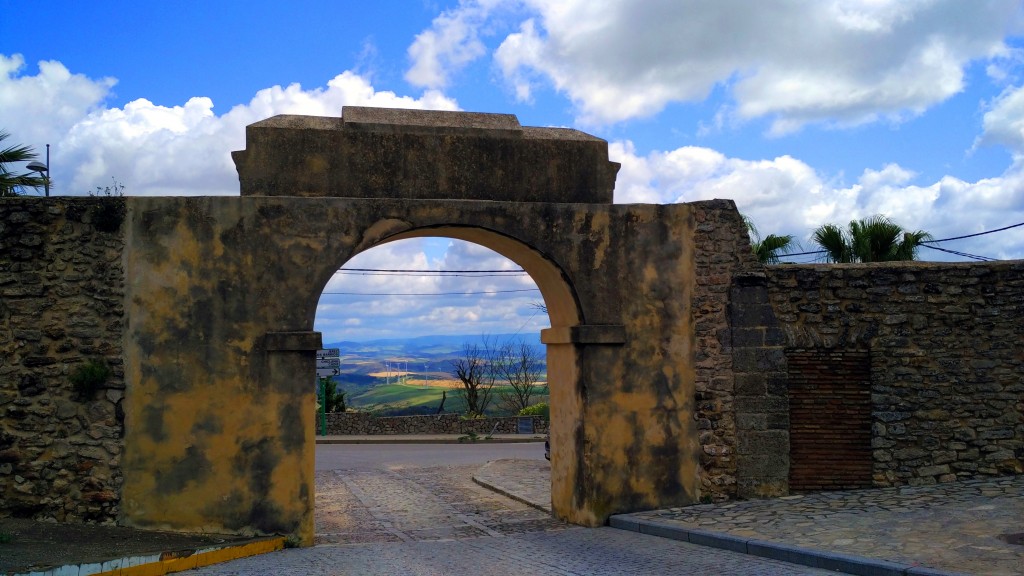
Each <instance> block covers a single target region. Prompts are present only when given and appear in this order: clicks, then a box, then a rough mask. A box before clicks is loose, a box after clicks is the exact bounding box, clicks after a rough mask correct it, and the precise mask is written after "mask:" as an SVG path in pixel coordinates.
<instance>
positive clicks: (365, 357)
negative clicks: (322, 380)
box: [324, 334, 547, 415]
mask: <svg viewBox="0 0 1024 576" xmlns="http://www.w3.org/2000/svg"><path fill="white" fill-rule="evenodd" d="M485 339H486V340H487V341H488V342H489V343H490V344H491V346H495V345H501V344H504V343H505V342H508V341H509V340H512V341H516V342H527V343H529V344H530V345H531V347H533V348H534V349H535V351H536V354H537V356H538V358H539V360H540V363H541V372H542V373H545V372H546V371H547V362H546V359H547V350H546V348H545V346H544V345H543V344H541V342H540V336H539V335H538V334H533V335H522V334H490V335H488V336H486V337H484V336H480V335H454V336H452V335H444V336H418V337H415V338H387V339H379V340H367V341H363V342H353V341H345V340H343V341H338V342H331V343H329V344H325V345H324V347H325V348H338V350H339V353H340V355H341V365H340V367H339V374H338V375H337V376H334V377H333V380H334V381H335V382H336V383H337V385H338V387H339V390H341V391H344V392H345V393H346V395H347V401H348V405H349V406H350V407H352V408H355V409H372V410H375V411H380V412H381V413H382V414H392V415H398V414H433V413H434V412H435V411H436V410H437V407H438V406H439V405H440V400H441V392H442V391H444V390H449V391H450V387H448V386H447V385H445V384H442V383H443V382H446V381H449V382H452V384H454V382H453V381H452V378H453V375H452V362H453V361H454V360H456V359H458V358H459V357H461V356H462V351H463V348H464V346H465V345H466V344H467V343H468V344H470V345H472V344H476V345H477V346H480V347H483V344H484V340H485ZM403 374H404V376H402V375H403ZM543 379H545V380H546V375H545V376H544V377H543ZM449 396H451V398H450V399H449V400H448V402H447V403H446V404H445V411H455V412H459V411H461V410H463V409H464V407H463V406H462V405H461V403H460V400H459V399H458V397H457V394H449ZM538 401H546V394H545V395H544V396H538Z"/></svg>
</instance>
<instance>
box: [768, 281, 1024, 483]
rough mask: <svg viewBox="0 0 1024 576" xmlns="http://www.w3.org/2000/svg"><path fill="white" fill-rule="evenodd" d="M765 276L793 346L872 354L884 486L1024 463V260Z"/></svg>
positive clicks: (874, 439) (879, 475) (875, 450)
mask: <svg viewBox="0 0 1024 576" xmlns="http://www.w3.org/2000/svg"><path fill="white" fill-rule="evenodd" d="M767 274H768V280H769V292H770V296H771V301H772V306H773V307H774V309H775V312H776V315H777V317H778V321H779V324H780V326H781V328H782V330H783V332H784V333H785V338H786V342H787V345H788V347H789V349H792V350H798V349H799V350H824V351H828V350H835V351H841V350H844V349H849V350H861V351H866V352H868V353H869V355H870V374H871V421H870V426H871V430H872V434H871V446H872V454H873V482H874V485H876V486H893V485H901V484H910V485H918V484H931V483H935V482H944V481H950V480H954V479H962V478H971V477H976V476H986V475H998V474H1011V473H1017V474H1019V473H1022V472H1024V346H1022V342H1024V262H1022V261H1012V262H996V263H970V264H937V263H913V262H910V263H899V264H895V263H893V264H862V265H841V266H840V265H800V266H795V265H786V266H772V267H769V268H768V271H767ZM837 417H840V415H837Z"/></svg>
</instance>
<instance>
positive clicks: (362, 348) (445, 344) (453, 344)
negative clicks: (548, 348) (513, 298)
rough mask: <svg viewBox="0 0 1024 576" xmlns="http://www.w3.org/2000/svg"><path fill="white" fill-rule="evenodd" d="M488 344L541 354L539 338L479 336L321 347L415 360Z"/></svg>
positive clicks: (342, 342) (407, 339)
mask: <svg viewBox="0 0 1024 576" xmlns="http://www.w3.org/2000/svg"><path fill="white" fill-rule="evenodd" d="M485 338H486V339H487V340H489V341H490V342H491V343H492V344H493V343H495V342H498V343H502V342H507V341H508V340H516V341H523V342H529V343H530V344H535V345H536V346H537V347H538V349H539V350H540V351H541V352H543V351H544V345H543V344H541V342H540V335H539V334H489V335H487V336H481V335H479V334H461V335H438V336H417V337H415V338H387V339H381V340H365V341H362V342H353V341H348V340H342V341H340V342H331V343H330V344H325V345H324V347H325V348H338V349H340V350H341V354H342V355H345V354H366V353H369V354H371V355H373V356H381V355H386V354H396V353H405V354H415V355H417V356H441V355H450V354H453V353H454V354H458V353H459V352H461V351H462V348H463V345H464V344H465V343H469V344H476V345H478V346H482V345H483V343H484V339H485Z"/></svg>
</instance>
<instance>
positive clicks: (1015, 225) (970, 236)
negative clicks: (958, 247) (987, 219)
mask: <svg viewBox="0 0 1024 576" xmlns="http://www.w3.org/2000/svg"><path fill="white" fill-rule="evenodd" d="M1018 226H1024V222H1021V223H1019V224H1011V225H1010V226H1003V227H1002V228H996V229H995V230H988V231H986V232H978V233H977V234H967V235H966V236H955V237H953V238H943V239H941V240H925V241H924V242H921V244H934V243H936V242H948V241H950V240H963V239H964V238H974V237H975V236H984V235H985V234H993V233H995V232H1002V231H1003V230H1009V229H1011V228H1017V227H1018Z"/></svg>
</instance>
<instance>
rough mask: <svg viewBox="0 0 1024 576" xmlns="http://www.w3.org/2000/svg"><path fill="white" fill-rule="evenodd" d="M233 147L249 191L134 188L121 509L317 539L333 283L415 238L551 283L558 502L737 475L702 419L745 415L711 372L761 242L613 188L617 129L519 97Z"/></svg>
mask: <svg viewBox="0 0 1024 576" xmlns="http://www.w3.org/2000/svg"><path fill="white" fill-rule="evenodd" d="M235 160H236V163H237V165H238V169H239V177H240V180H241V183H242V197H241V198H187V199H169V198H131V199H128V202H127V219H126V230H125V232H124V233H125V238H126V246H125V255H124V262H125V270H126V276H127V279H126V290H125V292H126V294H125V302H126V304H125V316H126V319H127V326H126V331H125V347H124V357H125V381H126V384H127V393H126V398H125V401H124V404H125V420H126V421H125V430H126V436H125V448H124V457H123V461H122V468H123V472H124V486H123V490H122V507H121V517H120V521H121V522H123V523H126V524H130V525H136V526H144V527H153V528H171V529H177V530H195V529H206V530H218V531H234V532H250V533H274V532H276V533H286V534H294V535H296V536H297V537H299V538H300V539H301V540H302V541H303V542H306V543H310V542H311V541H312V536H313V524H312V521H313V516H312V511H313V505H312V498H313V448H314V436H313V433H314V423H313V396H312V394H311V392H310V390H309V388H310V386H308V385H307V383H306V380H305V379H301V378H299V379H297V378H296V376H295V375H296V374H304V373H310V374H312V372H313V364H314V351H315V349H317V348H319V347H320V345H321V338H320V335H319V334H318V333H316V332H313V331H312V327H313V320H314V316H315V309H316V303H317V296H318V294H319V290H318V289H319V288H322V287H323V286H324V285H326V282H327V280H328V278H329V277H330V275H331V274H333V273H334V271H335V270H337V268H338V267H339V266H340V265H341V264H342V263H343V262H345V261H346V260H348V258H350V257H351V256H352V255H354V254H355V253H357V252H359V251H362V250H365V249H368V248H370V247H372V246H375V245H378V244H379V243H382V242H386V241H389V240H394V239H400V238H405V237H412V236H417V235H438V234H441V235H448V236H452V237H456V238H461V239H467V240H470V241H474V242H478V243H480V244H483V245H485V246H487V247H489V248H491V249H494V250H496V251H498V252H500V253H503V254H505V255H506V256H511V257H512V258H513V259H514V260H516V261H517V262H519V263H520V264H521V265H522V266H523V267H524V268H525V269H527V270H528V271H529V272H530V274H531V276H532V277H533V278H534V280H535V281H536V282H537V284H538V286H539V287H540V288H541V290H542V292H543V293H544V297H545V300H546V301H547V303H548V306H549V310H550V311H551V318H552V324H553V325H552V327H551V328H550V329H548V330H546V331H545V332H544V333H543V335H542V339H543V341H544V342H545V343H546V344H547V345H548V347H549V364H550V365H552V369H553V371H554V378H556V379H557V380H558V381H559V382H560V384H561V385H560V386H559V387H558V389H559V391H558V394H559V395H560V396H559V399H558V401H557V402H555V404H557V405H558V406H559V407H560V408H558V410H561V413H560V414H557V415H556V418H557V420H558V424H557V427H556V430H555V432H554V433H555V434H556V444H557V445H558V446H560V447H561V449H562V450H563V452H562V453H561V454H559V457H558V458H557V459H556V466H557V467H558V470H557V472H555V477H556V478H557V479H558V480H557V481H556V483H555V490H554V493H553V500H554V506H555V512H556V514H557V515H558V516H559V517H561V518H564V519H567V520H570V521H572V522H575V523H578V524H583V525H589V526H595V525H600V524H603V523H604V522H605V521H606V519H607V517H608V516H609V515H610V514H614V513H617V512H625V511H633V510H640V509H651V508H658V507H665V506H675V505H682V504H686V503H690V502H694V501H696V500H698V499H699V497H700V495H701V491H702V490H708V489H716V488H715V483H716V482H721V479H722V478H724V479H726V480H728V478H729V477H730V476H729V475H730V474H734V473H735V463H734V461H732V459H731V452H730V449H729V448H728V442H730V440H729V438H730V436H729V435H730V434H731V432H730V430H729V428H728V427H727V426H725V425H724V424H717V425H716V426H717V428H718V431H717V432H715V433H716V434H719V435H720V436H721V437H722V438H724V439H723V440H722V442H723V443H725V448H723V449H721V450H718V451H716V452H714V453H712V452H708V451H707V450H704V451H702V450H701V439H702V437H701V439H699V437H698V421H700V420H703V419H706V418H707V417H709V416H710V417H713V418H715V419H716V420H722V422H725V423H727V422H728V410H729V407H728V406H727V405H724V404H723V403H721V402H719V401H710V402H709V401H708V399H709V398H713V397H714V392H713V391H708V392H701V393H700V396H698V390H709V389H710V388H711V387H712V386H711V380H712V374H713V373H714V374H715V375H714V376H713V377H714V378H721V377H722V376H721V375H722V374H724V373H725V372H723V370H727V368H728V367H727V364H725V363H723V358H725V356H722V355H721V353H720V348H716V346H720V345H719V344H716V342H715V339H716V338H718V336H717V332H718V331H719V330H720V328H719V325H718V324H715V322H721V323H722V325H724V323H725V321H726V319H725V299H726V296H725V295H724V294H722V293H721V291H719V290H718V289H717V288H716V286H719V285H722V286H727V285H728V282H729V281H730V276H729V273H730V270H731V269H732V268H734V267H735V266H736V265H737V264H738V263H739V262H740V261H741V260H742V259H737V258H736V257H735V256H732V255H729V254H728V253H726V254H725V255H724V257H719V256H718V255H715V256H714V257H712V258H707V257H704V256H700V257H698V250H697V248H696V246H697V245H700V244H710V243H716V250H718V251H722V250H729V249H728V248H726V246H732V245H736V246H740V243H739V241H737V240H735V239H734V238H738V237H739V236H737V231H739V230H741V229H742V228H741V226H742V225H741V223H740V222H739V219H738V215H736V213H735V208H734V207H733V206H732V205H731V204H730V203H709V204H703V205H700V204H699V205H692V204H691V205H686V204H678V205H670V206H657V205H615V204H612V203H611V191H612V187H613V185H614V174H615V171H616V170H617V165H615V164H613V163H610V162H608V160H607V144H606V143H605V142H604V141H602V140H599V139H597V138H593V137H591V136H588V135H586V134H582V133H580V132H577V131H574V130H564V129H542V128H523V127H519V125H518V122H517V121H515V117H512V116H504V115H481V114H462V113H440V112H413V111H386V110H383V111H382V110H369V109H350V108H346V109H345V111H344V113H343V118H341V119H337V118H313V117H275V118H271V119H269V120H266V121H264V122H260V123H257V124H254V125H252V126H250V127H249V128H248V131H247V148H246V150H245V151H242V152H236V153H235ZM711 222H726V223H728V225H729V226H730V228H729V229H728V230H723V231H722V232H721V234H720V235H718V236H715V234H714V232H715V229H714V227H713V226H712V225H711ZM733 226H734V228H735V229H733ZM741 254H742V253H741ZM698 346H700V347H702V350H701V351H700V353H699V354H698ZM709 359H710V363H709ZM698 397H700V398H702V400H701V404H700V405H697V404H696V402H697V399H698ZM701 434H704V432H701ZM714 439H715V437H711V440H714ZM730 466H731V468H730ZM726 490H728V488H726Z"/></svg>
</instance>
